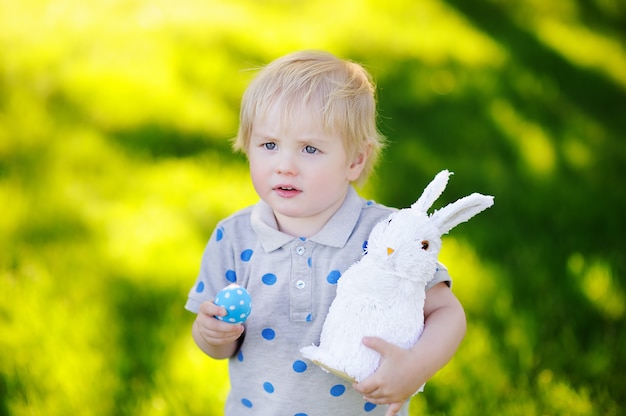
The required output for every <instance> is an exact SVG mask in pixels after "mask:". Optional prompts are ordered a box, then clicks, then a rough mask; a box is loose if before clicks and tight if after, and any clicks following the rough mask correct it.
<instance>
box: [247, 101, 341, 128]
mask: <svg viewBox="0 0 626 416" xmlns="http://www.w3.org/2000/svg"><path fill="white" fill-rule="evenodd" d="M252 132H253V134H257V133H264V134H270V135H271V134H278V133H279V132H282V133H289V134H292V135H293V134H297V135H298V136H307V135H309V136H321V135H323V136H339V135H338V134H337V131H336V129H334V128H333V126H328V125H327V124H326V123H325V121H324V117H323V116H322V114H321V109H320V106H319V105H316V104H314V103H290V102H286V101H285V100H278V101H276V102H273V103H269V104H268V105H267V106H265V107H261V108H259V109H258V111H257V113H256V117H255V118H254V120H253V121H252Z"/></svg>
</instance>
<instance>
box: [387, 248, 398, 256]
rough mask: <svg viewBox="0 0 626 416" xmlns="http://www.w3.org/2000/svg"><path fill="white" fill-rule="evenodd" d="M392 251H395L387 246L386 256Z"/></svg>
mask: <svg viewBox="0 0 626 416" xmlns="http://www.w3.org/2000/svg"><path fill="white" fill-rule="evenodd" d="M394 251H396V250H394V249H392V248H391V247H387V255H388V256H391V255H392V254H393V252H394Z"/></svg>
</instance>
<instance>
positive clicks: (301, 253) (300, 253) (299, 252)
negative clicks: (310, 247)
mask: <svg viewBox="0 0 626 416" xmlns="http://www.w3.org/2000/svg"><path fill="white" fill-rule="evenodd" d="M305 251H306V249H305V248H304V247H302V246H300V247H298V248H296V254H297V255H299V256H301V255H303V254H304V252H305Z"/></svg>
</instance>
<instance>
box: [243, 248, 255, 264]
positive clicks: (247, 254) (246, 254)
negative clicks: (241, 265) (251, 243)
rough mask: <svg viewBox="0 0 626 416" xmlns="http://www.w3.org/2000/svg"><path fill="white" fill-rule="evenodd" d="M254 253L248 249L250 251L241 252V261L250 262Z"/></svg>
mask: <svg viewBox="0 0 626 416" xmlns="http://www.w3.org/2000/svg"><path fill="white" fill-rule="evenodd" d="M252 253H254V251H252V250H250V249H248V250H244V251H242V252H241V260H242V261H250V258H252Z"/></svg>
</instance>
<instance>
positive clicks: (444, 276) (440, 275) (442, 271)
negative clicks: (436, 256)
mask: <svg viewBox="0 0 626 416" xmlns="http://www.w3.org/2000/svg"><path fill="white" fill-rule="evenodd" d="M441 282H444V283H445V284H447V285H448V287H450V288H451V287H452V277H450V274H449V273H448V269H447V268H446V266H444V265H443V264H442V263H440V262H437V269H436V270H435V274H434V275H433V278H432V279H431V281H430V282H428V284H427V285H426V290H428V289H430V288H431V287H433V286H435V285H437V284H439V283H441Z"/></svg>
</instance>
